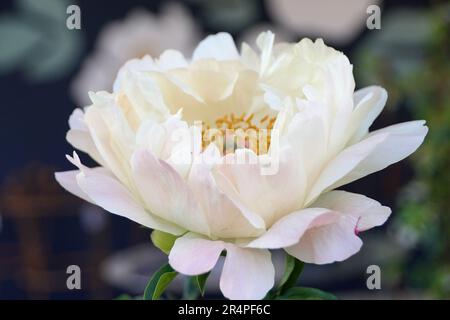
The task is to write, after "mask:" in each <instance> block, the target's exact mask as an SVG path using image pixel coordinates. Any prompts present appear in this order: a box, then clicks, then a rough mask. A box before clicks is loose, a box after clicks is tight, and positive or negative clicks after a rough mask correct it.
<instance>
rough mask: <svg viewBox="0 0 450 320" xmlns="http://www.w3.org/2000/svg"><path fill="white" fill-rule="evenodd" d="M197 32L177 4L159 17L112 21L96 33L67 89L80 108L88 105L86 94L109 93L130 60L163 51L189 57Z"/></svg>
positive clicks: (137, 12) (136, 15) (135, 14)
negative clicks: (91, 51)
mask: <svg viewBox="0 0 450 320" xmlns="http://www.w3.org/2000/svg"><path fill="white" fill-rule="evenodd" d="M199 37H200V31H199V29H198V27H197V26H196V24H195V22H194V20H193V19H192V17H191V16H190V14H189V12H188V11H187V10H186V9H185V8H184V7H183V6H182V5H181V4H178V3H172V2H170V3H169V4H167V5H165V6H163V8H162V9H161V12H160V13H159V14H157V15H156V14H153V13H151V12H149V11H147V10H144V9H134V10H133V11H131V12H130V13H129V14H128V15H127V16H126V18H125V19H124V20H123V21H114V22H112V23H110V24H108V25H106V26H105V27H104V28H103V29H102V30H101V32H100V34H99V36H98V40H97V45H96V48H95V51H94V52H93V53H92V54H91V55H90V56H88V57H87V58H86V60H85V61H84V62H83V65H82V68H81V70H80V72H79V73H78V74H77V75H76V77H75V78H74V80H73V83H72V85H71V93H72V95H73V97H74V98H75V100H76V102H77V103H79V104H80V105H86V104H88V103H89V96H88V92H89V91H99V90H111V89H112V84H113V82H114V78H115V76H116V74H117V71H118V70H119V69H120V67H121V66H122V65H123V64H124V63H125V62H127V61H128V60H130V59H134V58H142V57H143V56H145V55H151V56H154V57H155V56H159V55H160V54H161V53H162V52H163V51H164V50H166V49H171V48H173V49H177V50H179V51H181V52H183V53H185V54H186V53H189V52H191V51H192V49H193V48H194V47H195V44H196V43H197V42H198V40H199Z"/></svg>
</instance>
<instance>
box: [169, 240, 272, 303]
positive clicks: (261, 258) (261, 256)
mask: <svg viewBox="0 0 450 320" xmlns="http://www.w3.org/2000/svg"><path fill="white" fill-rule="evenodd" d="M224 249H225V250H227V255H226V257H225V264H224V267H223V270H222V276H221V278H220V289H221V291H222V293H223V294H224V296H225V297H227V298H229V299H262V298H264V296H265V295H266V294H267V292H268V291H269V290H270V289H271V288H272V287H273V284H274V278H275V269H274V266H273V264H272V261H271V256H270V252H269V251H268V250H259V249H249V248H240V247H238V246H236V245H234V244H231V243H225V242H223V241H213V240H207V239H203V238H198V236H197V235H195V234H192V233H189V234H187V235H185V236H183V237H181V238H178V239H177V240H176V241H175V244H174V246H173V247H172V250H171V251H170V254H169V263H170V265H171V266H172V268H174V269H175V270H177V271H178V272H181V273H183V274H187V275H198V274H202V273H205V272H208V271H211V269H212V268H213V267H214V265H215V264H216V263H217V260H218V259H219V256H220V253H221V252H222V251H223V250H224Z"/></svg>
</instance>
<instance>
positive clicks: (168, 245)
mask: <svg viewBox="0 0 450 320" xmlns="http://www.w3.org/2000/svg"><path fill="white" fill-rule="evenodd" d="M177 238H178V237H177V236H174V235H173V234H170V233H167V232H162V231H159V230H154V231H153V232H152V235H151V239H152V242H153V244H154V245H155V247H157V248H158V249H159V250H161V251H162V252H164V253H165V254H169V252H170V250H171V249H172V247H173V244H174V243H175V240H177Z"/></svg>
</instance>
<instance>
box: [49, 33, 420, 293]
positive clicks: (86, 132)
mask: <svg viewBox="0 0 450 320" xmlns="http://www.w3.org/2000/svg"><path fill="white" fill-rule="evenodd" d="M273 39H274V35H273V34H272V33H270V32H267V33H262V34H261V35H260V36H259V37H258V39H257V44H258V47H259V52H255V51H253V50H252V49H251V48H250V47H249V46H248V45H246V44H243V46H242V49H241V52H240V53H239V52H238V50H237V49H236V47H235V45H234V42H233V39H232V38H231V36H230V35H228V34H226V33H219V34H217V35H213V36H209V37H207V38H206V39H205V40H203V41H202V42H200V44H199V45H198V47H197V48H196V49H195V51H194V54H193V57H192V59H190V60H186V59H185V58H184V57H183V55H182V54H181V53H179V52H177V51H173V50H169V51H165V52H164V53H163V54H162V55H161V56H160V57H159V59H156V60H153V59H152V58H150V57H148V56H147V57H144V58H143V59H137V60H132V61H129V62H128V63H127V64H126V65H125V66H124V67H123V68H122V69H121V71H120V72H119V74H118V77H117V79H116V82H115V84H114V91H113V93H107V92H98V93H91V99H92V104H91V105H90V106H88V107H86V108H85V109H84V111H82V110H79V109H78V110H75V112H74V113H73V114H72V116H71V118H70V121H69V123H70V130H69V132H68V134H67V139H68V141H69V142H70V143H71V144H72V145H73V146H74V147H75V148H77V149H79V150H81V151H84V152H86V153H88V154H89V155H90V156H91V157H92V158H93V159H95V160H96V161H97V162H98V163H99V165H100V166H99V167H97V168H93V169H91V168H87V167H85V166H83V165H82V164H81V162H80V160H79V158H78V156H77V155H76V154H74V156H73V157H69V159H70V161H71V162H72V163H73V164H74V165H76V166H77V167H78V169H77V170H73V171H67V172H61V173H57V174H56V178H57V180H58V181H59V183H60V184H61V185H62V186H63V187H64V188H66V189H67V190H69V191H70V192H72V193H74V194H75V195H77V196H79V197H81V198H83V199H86V200H87V201H90V202H92V203H95V204H97V205H99V206H101V207H103V208H104V209H106V210H107V211H110V212H112V213H115V214H118V215H121V216H124V217H127V218H129V219H131V220H134V221H136V222H138V223H140V224H142V225H144V226H147V227H149V228H153V229H157V230H161V231H164V232H168V233H171V234H174V235H179V236H180V237H179V238H178V239H177V240H176V242H175V244H174V246H173V248H172V250H171V252H170V254H169V262H170V264H171V266H172V267H173V268H174V269H175V270H177V271H179V272H181V273H183V274H187V275H196V274H202V273H205V272H208V271H209V270H211V269H212V268H213V267H214V265H215V264H216V262H217V260H218V258H219V256H220V254H221V252H222V251H224V250H225V251H226V253H227V254H226V258H225V265H224V268H223V271H222V276H221V281H220V287H221V290H222V292H223V294H224V295H225V296H226V297H228V298H231V299H260V298H263V297H264V296H265V294H266V293H267V292H268V290H269V289H270V288H271V287H272V286H273V283H274V267H273V265H272V262H271V255H270V251H269V249H279V248H283V249H285V250H286V251H287V252H288V253H289V254H291V255H293V256H295V257H297V258H298V259H300V260H302V261H305V262H309V263H316V264H325V263H331V262H334V261H342V260H344V259H347V258H348V257H350V256H351V255H353V254H355V253H356V252H358V251H359V249H360V248H361V245H362V241H361V239H360V238H359V237H358V232H361V231H365V230H367V229H370V228H372V227H375V226H379V225H381V224H383V223H384V222H385V221H386V219H387V218H388V216H389V215H390V212H391V210H390V209H389V208H387V207H383V206H381V205H380V204H379V203H378V202H376V201H375V200H372V199H369V198H367V197H365V196H362V195H358V194H353V193H349V192H345V191H333V190H334V189H336V188H338V187H340V186H343V185H345V184H347V183H349V182H352V181H354V180H357V179H359V178H362V177H364V176H366V175H368V174H371V173H373V172H376V171H379V170H381V169H384V168H385V167H387V166H389V165H390V164H392V163H395V162H397V161H400V160H402V159H404V158H405V157H407V156H408V155H410V154H411V153H412V152H414V151H415V150H416V149H417V148H418V147H419V146H420V144H421V143H422V141H423V139H424V137H425V135H426V133H427V130H428V129H427V127H426V126H424V121H412V122H406V123H401V124H397V125H393V126H390V127H387V128H384V129H381V130H377V131H374V132H371V133H369V127H370V126H371V124H372V122H373V121H374V120H375V118H376V117H377V116H378V115H379V114H380V112H381V111H382V109H383V107H384V104H385V102H386V99H387V94H386V91H385V90H384V89H382V88H380V87H368V88H365V89H362V90H359V91H356V92H354V80H353V75H352V66H351V64H350V63H349V61H348V59H347V58H346V57H345V55H343V54H342V53H341V52H338V51H335V50H334V49H332V48H329V47H327V46H325V45H324V43H323V42H322V41H321V40H317V41H316V42H312V41H310V40H308V39H304V40H302V41H300V42H299V43H296V44H286V43H285V44H280V45H274V43H273ZM196 121H202V129H204V130H203V131H201V130H200V128H199V126H198V125H196V124H195V122H196ZM208 126H209V127H211V128H213V129H215V130H216V131H215V132H216V133H217V132H219V133H223V132H225V128H230V129H238V128H249V127H250V128H257V129H258V128H262V129H269V130H270V136H269V137H265V138H264V139H262V140H261V141H260V142H258V144H257V145H256V146H255V145H251V144H249V145H248V147H245V146H242V145H237V146H236V145H234V144H231V145H229V144H226V145H225V147H224V146H222V145H220V144H219V142H220V140H216V141H214V142H212V141H211V140H208V137H207V134H206V133H207V132H208V130H205V128H207V127H208ZM224 126H225V127H224ZM235 131H236V130H235ZM180 132H181V133H182V134H181V135H180ZM236 132H237V131H236ZM227 134H228V132H227ZM219 136H220V135H219ZM222 136H223V135H222ZM174 137H175V139H174ZM180 137H181V138H183V139H181V140H179V139H177V138H180ZM202 139H203V140H202ZM247 142H248V141H247ZM266 144H268V147H269V149H268V150H267V149H265V148H261V147H262V146H265V145H266ZM201 145H203V146H204V147H206V148H203V149H202V148H200V146H201ZM266 146H267V145H266ZM241 156H245V159H246V160H247V161H245V162H244V163H240V162H239V161H238V160H239V159H240V158H239V157H241ZM267 157H269V158H271V159H275V158H276V160H278V167H277V170H276V171H275V172H272V174H269V175H267V174H266V175H263V174H261V172H262V169H263V167H264V166H265V165H266V164H267V163H266V162H265V161H264V159H266V160H267ZM274 157H275V158H274ZM180 159H184V160H183V161H180ZM200 160H201V161H200Z"/></svg>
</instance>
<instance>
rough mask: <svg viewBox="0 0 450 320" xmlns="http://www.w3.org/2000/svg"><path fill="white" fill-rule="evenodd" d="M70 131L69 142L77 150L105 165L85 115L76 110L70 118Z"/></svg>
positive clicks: (68, 134) (68, 133)
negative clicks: (85, 120)
mask: <svg viewBox="0 0 450 320" xmlns="http://www.w3.org/2000/svg"><path fill="white" fill-rule="evenodd" d="M69 126H70V130H69V131H68V132H67V135H66V139H67V141H68V142H69V143H70V144H71V145H72V146H73V147H75V148H76V149H78V150H81V151H83V152H86V153H87V154H89V155H90V156H91V157H92V159H94V160H95V161H97V162H98V163H100V164H102V165H103V159H102V157H101V156H100V154H99V153H98V151H97V148H96V147H95V144H94V141H93V140H92V137H91V135H90V133H89V129H88V127H87V125H86V123H85V122H84V113H83V111H82V110H81V109H75V110H74V111H73V112H72V114H71V115H70V118H69Z"/></svg>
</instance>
